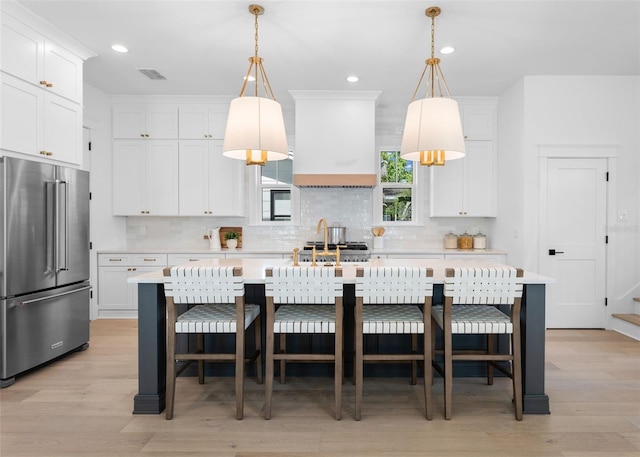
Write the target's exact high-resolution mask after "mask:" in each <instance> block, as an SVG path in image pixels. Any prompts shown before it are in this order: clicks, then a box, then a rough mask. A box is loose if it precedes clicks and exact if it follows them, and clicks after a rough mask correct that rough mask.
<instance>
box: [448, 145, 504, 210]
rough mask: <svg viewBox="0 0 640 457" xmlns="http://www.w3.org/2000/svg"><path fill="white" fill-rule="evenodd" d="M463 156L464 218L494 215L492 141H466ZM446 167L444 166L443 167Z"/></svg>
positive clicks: (494, 166) (494, 186) (495, 186)
mask: <svg viewBox="0 0 640 457" xmlns="http://www.w3.org/2000/svg"><path fill="white" fill-rule="evenodd" d="M466 149H467V155H466V156H465V158H464V159H462V160H465V161H466V162H465V164H464V166H465V174H464V189H465V190H464V201H463V211H464V215H465V216H471V217H493V216H495V215H496V197H497V196H496V188H497V183H496V176H495V173H496V172H495V168H496V164H495V154H494V151H493V142H492V141H467V143H466ZM445 166H446V165H445Z"/></svg>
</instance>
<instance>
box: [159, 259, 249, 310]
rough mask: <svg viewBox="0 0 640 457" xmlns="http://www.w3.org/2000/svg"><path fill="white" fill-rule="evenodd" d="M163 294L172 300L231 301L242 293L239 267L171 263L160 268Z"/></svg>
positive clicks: (240, 269) (186, 301)
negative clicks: (162, 273) (168, 266)
mask: <svg viewBox="0 0 640 457" xmlns="http://www.w3.org/2000/svg"><path fill="white" fill-rule="evenodd" d="M164 294H165V296H166V297H172V298H173V302H174V303H235V301H236V297H242V296H244V278H243V277H242V268H241V267H221V266H202V267H195V266H194V267H189V266H182V267H171V268H165V269H164Z"/></svg>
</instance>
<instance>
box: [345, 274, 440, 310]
mask: <svg viewBox="0 0 640 457" xmlns="http://www.w3.org/2000/svg"><path fill="white" fill-rule="evenodd" d="M432 296H433V270H432V269H431V268H424V267H358V268H356V297H362V302H363V303H364V304H414V303H424V301H425V298H426V297H432Z"/></svg>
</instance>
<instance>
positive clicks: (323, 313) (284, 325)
mask: <svg viewBox="0 0 640 457" xmlns="http://www.w3.org/2000/svg"><path fill="white" fill-rule="evenodd" d="M273 332H274V333H335V332H336V307H335V306H331V305H282V306H280V308H278V310H277V311H276V314H275V322H274V324H273Z"/></svg>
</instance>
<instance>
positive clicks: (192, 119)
mask: <svg viewBox="0 0 640 457" xmlns="http://www.w3.org/2000/svg"><path fill="white" fill-rule="evenodd" d="M178 132H179V134H180V138H185V139H194V140H202V139H206V138H209V136H208V135H209V106H208V105H198V104H194V105H182V106H180V109H179V128H178Z"/></svg>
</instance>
